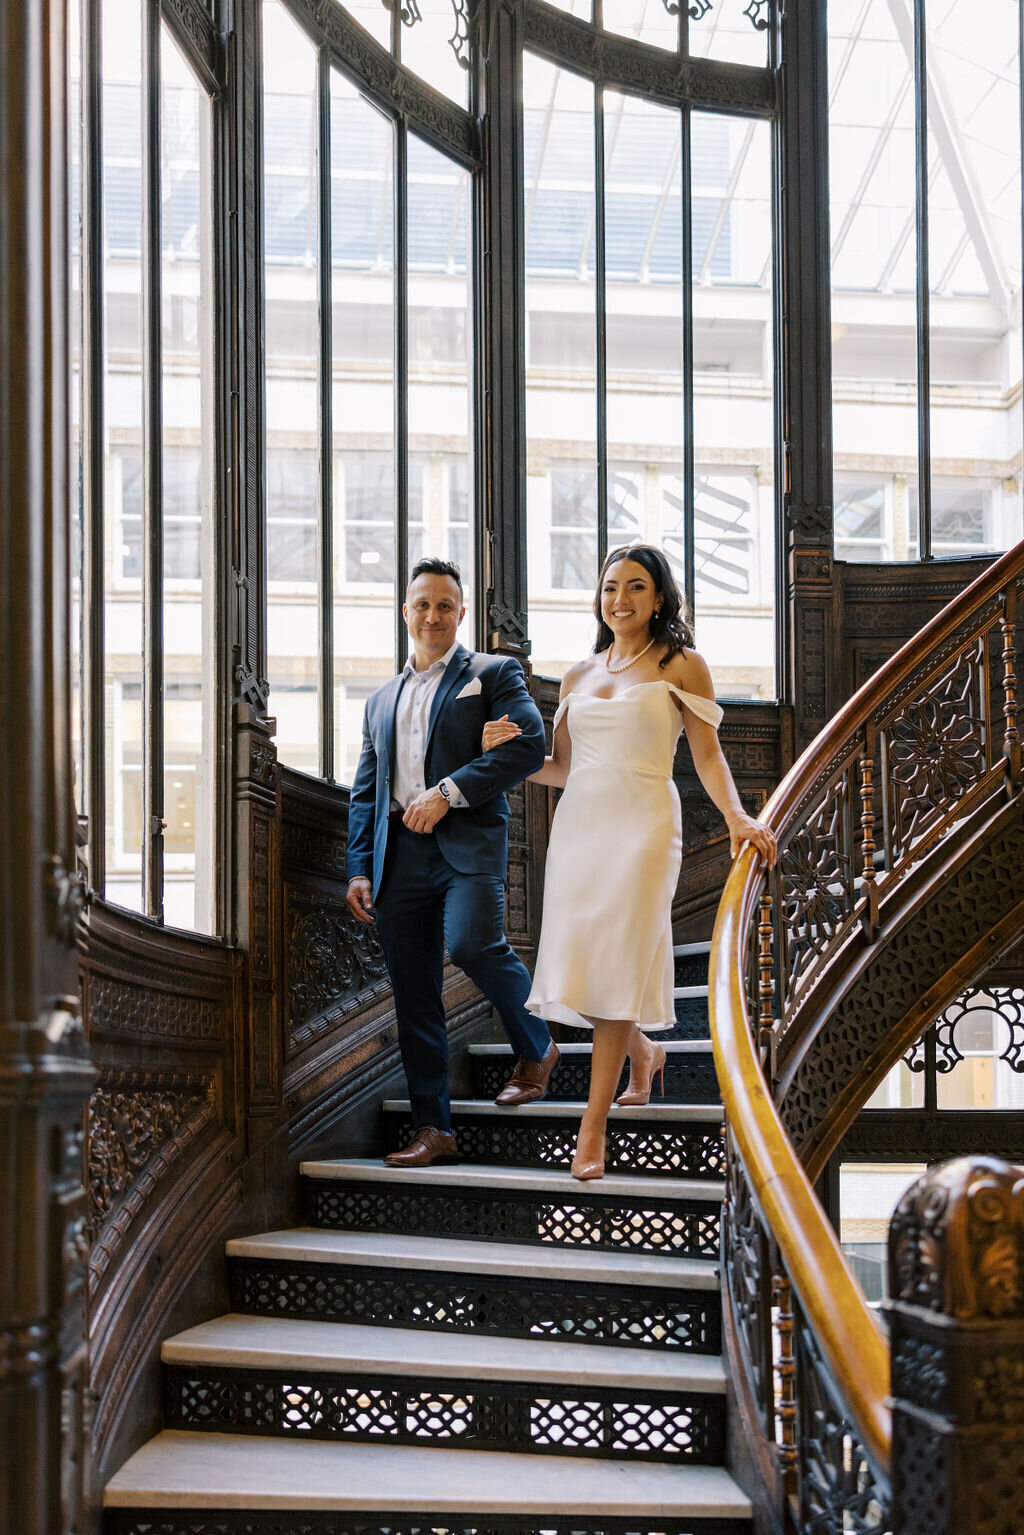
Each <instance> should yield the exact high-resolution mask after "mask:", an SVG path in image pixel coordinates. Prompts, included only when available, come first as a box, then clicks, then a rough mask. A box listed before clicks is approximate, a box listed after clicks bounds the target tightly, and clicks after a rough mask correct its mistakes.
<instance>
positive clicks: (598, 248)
mask: <svg viewBox="0 0 1024 1535" xmlns="http://www.w3.org/2000/svg"><path fill="white" fill-rule="evenodd" d="M597 4H599V0H595V5H597ZM595 25H597V22H596V19H595ZM604 191H605V142H604V87H603V86H600V85H599V86H598V88H597V90H596V91H595V93H594V326H595V348H594V366H595V374H596V377H595V384H596V391H595V392H596V395H597V402H596V403H597V425H596V434H597V444H596V450H597V497H596V500H597V507H596V510H597V570H596V571H595V572H594V579H595V581H596V579H597V576H598V574H599V572H600V570H601V567H602V566H603V565H604V560H605V555H606V554H607V553H608V337H607V322H608V302H607V292H606V288H605V196H604ZM584 259H585V257H584Z"/></svg>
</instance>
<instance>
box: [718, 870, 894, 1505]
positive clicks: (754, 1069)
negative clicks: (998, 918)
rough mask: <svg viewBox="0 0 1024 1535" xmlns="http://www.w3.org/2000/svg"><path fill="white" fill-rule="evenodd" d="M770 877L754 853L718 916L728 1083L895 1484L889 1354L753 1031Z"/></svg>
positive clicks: (873, 1444) (804, 1291) (807, 1299)
mask: <svg viewBox="0 0 1024 1535" xmlns="http://www.w3.org/2000/svg"><path fill="white" fill-rule="evenodd" d="M762 867H763V860H762V858H761V855H760V853H757V852H755V850H754V849H753V848H752V847H750V846H749V845H748V846H747V847H746V848H744V850H743V852H742V853H741V854H740V856H739V858H737V860H736V862H735V863H734V864H733V867H732V870H731V872H730V874H729V878H728V880H727V881H726V885H725V890H724V892H723V895H722V902H721V905H720V906H719V908H718V918H717V921H716V923H715V932H714V938H713V939H712V944H711V961H710V968H709V971H708V1004H709V1011H710V1015H711V1037H712V1039H713V1040H714V1047H715V1066H716V1069H717V1071H718V1082H719V1086H720V1088H721V1092H722V1101H723V1103H724V1104H725V1112H726V1117H727V1120H728V1123H729V1128H730V1130H731V1132H732V1135H733V1137H734V1139H735V1141H736V1145H737V1148H738V1150H739V1153H740V1156H741V1157H742V1159H743V1163H744V1166H745V1167H746V1169H747V1175H748V1177H749V1180H750V1185H751V1189H752V1191H753V1193H754V1196H755V1198H756V1199H757V1201H758V1204H759V1205H760V1208H761V1211H762V1213H763V1215H764V1217H765V1221H766V1223H767V1225H768V1227H769V1228H770V1230H771V1232H772V1235H773V1236H774V1238H775V1240H776V1242H777V1244H778V1248H779V1252H780V1253H781V1255H782V1260H783V1263H784V1264H785V1267H786V1270H787V1272H788V1273H789V1276H790V1279H791V1280H792V1282H793V1284H794V1285H795V1287H796V1291H797V1294H798V1295H799V1297H800V1303H801V1305H802V1306H803V1308H804V1311H805V1313H806V1315H807V1319H808V1322H809V1323H810V1325H811V1328H812V1329H813V1331H814V1333H815V1335H816V1336H817V1338H818V1341H819V1343H820V1345H821V1349H822V1352H823V1353H824V1355H825V1358H826V1361H827V1362H828V1365H829V1367H830V1369H831V1370H832V1372H833V1376H834V1378H835V1379H836V1380H837V1381H839V1382H841V1385H842V1389H843V1394H844V1397H845V1399H846V1403H847V1406H848V1407H849V1409H850V1415H851V1417H852V1419H853V1422H854V1425H855V1427H856V1429H857V1433H858V1435H859V1437H860V1441H861V1444H862V1446H863V1448H864V1452H865V1454H866V1455H867V1456H868V1458H869V1459H870V1460H871V1462H872V1463H873V1465H875V1466H876V1467H877V1468H878V1469H879V1470H880V1471H881V1472H882V1473H883V1475H884V1476H885V1477H886V1478H887V1477H888V1474H889V1466H890V1458H891V1449H892V1420H891V1414H890V1412H889V1409H888V1407H887V1406H886V1400H885V1399H886V1395H887V1393H888V1390H889V1350H888V1346H887V1345H886V1343H885V1341H884V1339H883V1337H882V1334H881V1332H880V1329H879V1327H878V1324H877V1322H876V1321H875V1317H874V1313H873V1312H872V1311H871V1308H870V1307H869V1305H868V1303H867V1301H866V1300H865V1298H864V1292H863V1290H861V1288H860V1286H859V1285H858V1284H857V1282H856V1280H855V1279H854V1277H853V1275H852V1274H851V1273H850V1270H849V1268H848V1266H847V1263H846V1259H845V1258H844V1256H843V1251H842V1248H841V1247H840V1245H839V1239H838V1238H837V1236H836V1233H835V1230H834V1229H833V1227H832V1225H831V1223H830V1222H829V1220H828V1218H827V1217H826V1215H825V1212H824V1210H822V1208H821V1205H820V1204H819V1203H818V1200H817V1199H816V1197H815V1194H814V1190H813V1188H812V1187H811V1184H810V1180H809V1179H808V1177H807V1174H806V1173H805V1172H804V1170H803V1167H802V1166H801V1165H800V1161H799V1159H798V1157H797V1155H796V1152H795V1151H794V1150H793V1146H792V1143H791V1142H790V1139H789V1137H788V1136H787V1134H786V1132H785V1130H784V1129H783V1126H782V1121H781V1119H780V1118H779V1115H778V1113H777V1111H776V1108H775V1104H774V1103H773V1101H772V1096H771V1093H770V1092H769V1090H768V1084H767V1082H766V1081H765V1078H764V1073H763V1072H762V1070H761V1063H760V1061H759V1060H758V1058H757V1052H756V1050H755V1049H754V1043H753V1040H752V1038H751V1034H750V1029H749V1027H748V1024H747V1010H746V1004H745V1001H744V996H743V958H744V956H743V948H742V936H741V935H742V934H743V932H744V931H745V930H746V927H747V923H748V922H749V920H750V918H751V916H752V913H753V908H754V905H755V903H756V899H757V891H758V886H759V883H760V882H759V879H758V874H759V872H760V869H761V868H762ZM726 1063H727V1064H726Z"/></svg>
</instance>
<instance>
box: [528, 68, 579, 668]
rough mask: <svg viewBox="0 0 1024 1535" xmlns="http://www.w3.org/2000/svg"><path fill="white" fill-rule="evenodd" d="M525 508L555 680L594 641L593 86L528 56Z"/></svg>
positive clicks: (539, 651)
mask: <svg viewBox="0 0 1024 1535" xmlns="http://www.w3.org/2000/svg"><path fill="white" fill-rule="evenodd" d="M523 111H524V130H525V146H526V163H525V169H526V179H525V207H526V326H527V356H526V364H527V373H526V431H527V461H526V476H527V478H526V509H527V518H528V522H529V528H530V537H529V550H528V556H527V558H528V590H529V624H530V638H531V641H532V644H533V664H534V667H535V668H536V669H537V671H539V672H542V673H544V674H546V675H548V676H558V677H560V676H561V675H562V674H563V673H564V672H565V670H566V668H567V667H568V666H570V665H572V663H573V662H574V661H578V660H579V659H580V657H581V656H583V655H586V653H587V652H588V651H589V650H590V648H591V646H592V645H593V642H594V616H593V598H594V587H595V585H596V582H597V377H596V364H597V355H596V311H595V285H594V254H593V247H594V87H593V86H592V85H591V84H590V83H589V82H588V81H584V80H581V79H579V78H578V77H577V76H576V75H572V74H570V73H569V72H568V71H567V70H561V69H557V68H556V67H555V66H554V65H552V64H549V63H547V62H546V61H545V60H542V59H537V58H534V57H532V56H531V55H529V54H528V55H526V57H525V58H524V61H523Z"/></svg>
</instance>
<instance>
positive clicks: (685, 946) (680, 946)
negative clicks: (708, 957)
mask: <svg viewBox="0 0 1024 1535" xmlns="http://www.w3.org/2000/svg"><path fill="white" fill-rule="evenodd" d="M672 953H673V955H674V956H675V958H676V959H692V958H694V957H695V956H696V955H698V954H710V953H711V940H710V938H706V939H702V940H701V942H699V943H675V944H673V945H672Z"/></svg>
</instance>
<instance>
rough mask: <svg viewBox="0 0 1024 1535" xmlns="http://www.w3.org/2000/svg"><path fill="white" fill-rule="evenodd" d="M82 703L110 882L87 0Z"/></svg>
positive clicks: (94, 64) (97, 106) (98, 145)
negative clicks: (107, 834)
mask: <svg viewBox="0 0 1024 1535" xmlns="http://www.w3.org/2000/svg"><path fill="white" fill-rule="evenodd" d="M81 36H82V62H81V71H80V73H81V80H82V87H81V89H82V99H83V107H84V111H83V116H82V133H81V154H80V165H81V173H80V174H81V187H82V202H81V207H82V233H81V241H82V267H81V276H80V283H81V304H82V344H81V345H82V358H81V368H80V380H81V392H80V401H81V427H80V432H81V443H82V491H81V494H82V495H83V497H84V499H85V516H84V519H83V537H82V545H83V548H82V559H83V581H82V609H83V619H84V621H83V632H82V673H83V676H82V702H81V708H82V713H83V729H84V735H85V750H84V753H83V760H84V769H85V783H84V784H83V785H81V786H80V788H79V806H80V808H82V809H84V810H85V813H86V815H87V816H88V825H89V831H88V838H89V841H88V859H89V884H90V886H91V887H92V889H93V890H95V891H97V892H99V893H101V894H102V892H103V890H104V887H105V883H106V760H105V750H104V747H105V735H104V732H105V719H104V700H103V659H104V635H105V627H106V625H105V611H104V569H103V547H104V544H103V526H104V516H103V500H104V497H103V486H104V473H103V433H104V394H103V287H104V283H103V80H102V74H101V63H102V57H103V47H102V14H101V10H100V0H82V28H81Z"/></svg>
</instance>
